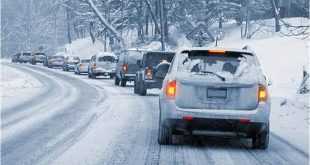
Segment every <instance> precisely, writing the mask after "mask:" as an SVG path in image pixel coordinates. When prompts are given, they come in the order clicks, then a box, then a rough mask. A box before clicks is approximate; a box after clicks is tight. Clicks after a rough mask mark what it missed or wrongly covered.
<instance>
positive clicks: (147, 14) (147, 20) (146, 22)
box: [145, 12, 149, 36]
mask: <svg viewBox="0 0 310 165" xmlns="http://www.w3.org/2000/svg"><path fill="white" fill-rule="evenodd" d="M145 35H146V36H148V35H149V13H148V12H145Z"/></svg>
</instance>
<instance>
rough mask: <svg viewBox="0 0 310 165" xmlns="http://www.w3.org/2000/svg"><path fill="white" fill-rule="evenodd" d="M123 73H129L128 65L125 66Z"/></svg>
mask: <svg viewBox="0 0 310 165" xmlns="http://www.w3.org/2000/svg"><path fill="white" fill-rule="evenodd" d="M123 71H124V72H125V73H126V72H127V71H128V64H124V65H123Z"/></svg>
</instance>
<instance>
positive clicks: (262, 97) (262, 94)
mask: <svg viewBox="0 0 310 165" xmlns="http://www.w3.org/2000/svg"><path fill="white" fill-rule="evenodd" d="M267 98H268V92H267V88H266V87H265V86H263V85H259V87H258V101H259V102H266V101H267Z"/></svg>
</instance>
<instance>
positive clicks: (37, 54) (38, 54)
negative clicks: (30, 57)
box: [34, 53, 45, 56]
mask: <svg viewBox="0 0 310 165" xmlns="http://www.w3.org/2000/svg"><path fill="white" fill-rule="evenodd" d="M34 55H36V56H40V55H43V56H45V54H44V53H36V54H34Z"/></svg>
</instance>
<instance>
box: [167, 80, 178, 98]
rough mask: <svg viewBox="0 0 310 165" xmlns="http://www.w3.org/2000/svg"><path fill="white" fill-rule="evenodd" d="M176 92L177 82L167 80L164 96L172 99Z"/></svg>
mask: <svg viewBox="0 0 310 165" xmlns="http://www.w3.org/2000/svg"><path fill="white" fill-rule="evenodd" d="M176 92H177V81H176V80H169V81H168V82H167V86H166V96H167V97H168V98H171V99H174V98H175V95H176Z"/></svg>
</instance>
